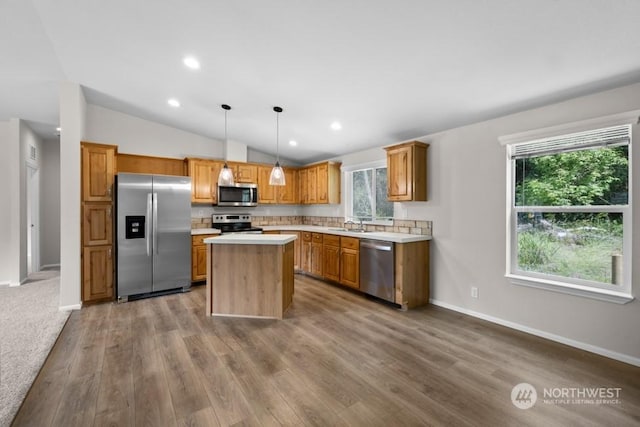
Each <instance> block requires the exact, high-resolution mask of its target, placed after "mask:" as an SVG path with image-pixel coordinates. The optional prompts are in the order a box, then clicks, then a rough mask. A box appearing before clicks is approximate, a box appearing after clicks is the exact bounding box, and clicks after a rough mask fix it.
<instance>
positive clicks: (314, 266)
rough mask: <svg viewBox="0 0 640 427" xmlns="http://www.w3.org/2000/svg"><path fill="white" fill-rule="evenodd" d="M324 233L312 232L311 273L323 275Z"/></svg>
mask: <svg viewBox="0 0 640 427" xmlns="http://www.w3.org/2000/svg"><path fill="white" fill-rule="evenodd" d="M322 267H323V264H322V233H311V274H313V275H314V276H318V277H322Z"/></svg>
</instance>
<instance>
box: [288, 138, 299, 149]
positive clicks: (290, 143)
mask: <svg viewBox="0 0 640 427" xmlns="http://www.w3.org/2000/svg"><path fill="white" fill-rule="evenodd" d="M289 145H290V146H292V147H295V146H296V145H298V141H294V140H293V139H292V140H291V141H289Z"/></svg>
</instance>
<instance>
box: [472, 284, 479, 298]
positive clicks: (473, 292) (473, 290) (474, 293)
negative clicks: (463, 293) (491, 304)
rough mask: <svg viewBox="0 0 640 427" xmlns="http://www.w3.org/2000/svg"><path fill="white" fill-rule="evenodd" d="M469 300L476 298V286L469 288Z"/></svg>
mask: <svg viewBox="0 0 640 427" xmlns="http://www.w3.org/2000/svg"><path fill="white" fill-rule="evenodd" d="M471 298H478V288H477V287H476V286H472V287H471Z"/></svg>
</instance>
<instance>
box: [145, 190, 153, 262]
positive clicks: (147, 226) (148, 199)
mask: <svg viewBox="0 0 640 427" xmlns="http://www.w3.org/2000/svg"><path fill="white" fill-rule="evenodd" d="M151 205H152V201H151V193H148V194H147V220H146V224H145V230H144V232H145V234H146V240H147V256H151V233H149V231H150V230H149V228H150V227H151V224H150V219H151Z"/></svg>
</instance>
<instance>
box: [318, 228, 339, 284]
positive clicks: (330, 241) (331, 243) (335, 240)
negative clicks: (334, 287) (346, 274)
mask: <svg viewBox="0 0 640 427" xmlns="http://www.w3.org/2000/svg"><path fill="white" fill-rule="evenodd" d="M322 262H323V268H322V275H323V277H324V278H325V279H327V280H333V281H335V282H339V281H340V237H339V236H334V235H332V234H325V235H324V236H323V241H322Z"/></svg>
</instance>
